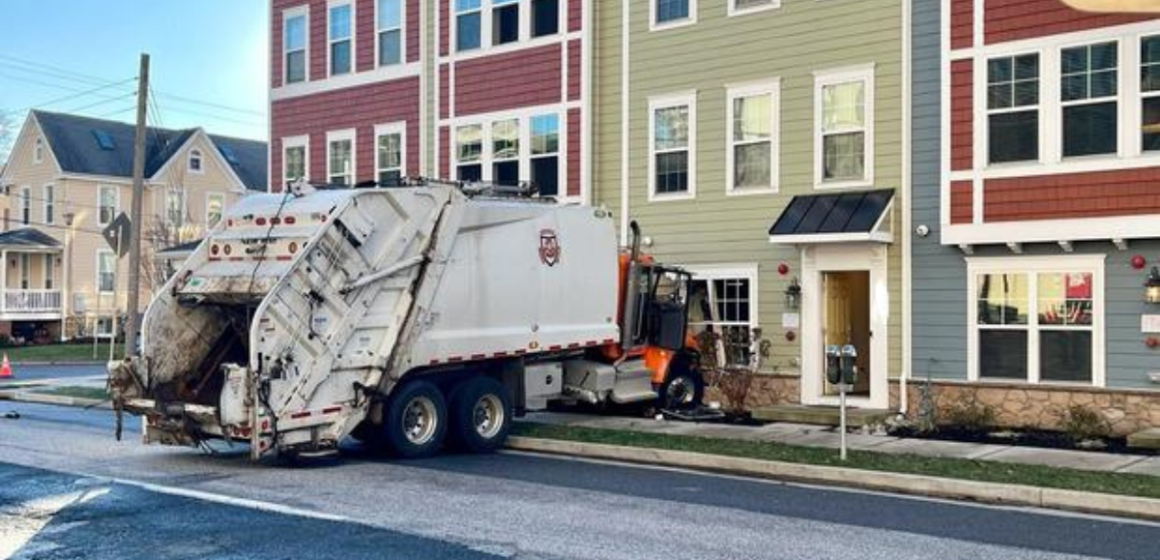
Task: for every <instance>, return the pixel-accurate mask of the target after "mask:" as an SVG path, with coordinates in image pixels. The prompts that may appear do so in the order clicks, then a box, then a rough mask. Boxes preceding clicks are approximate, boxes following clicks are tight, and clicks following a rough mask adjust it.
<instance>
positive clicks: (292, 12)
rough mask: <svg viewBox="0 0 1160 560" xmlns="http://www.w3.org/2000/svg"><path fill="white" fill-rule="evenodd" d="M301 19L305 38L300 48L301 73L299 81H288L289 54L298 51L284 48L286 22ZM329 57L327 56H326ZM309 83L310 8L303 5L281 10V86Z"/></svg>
mask: <svg viewBox="0 0 1160 560" xmlns="http://www.w3.org/2000/svg"><path fill="white" fill-rule="evenodd" d="M297 17H301V18H303V19H302V25H303V28H304V29H305V35H306V36H305V37H304V41H303V43H304V44H303V46H302V49H301V50H302V53H303V57H302V58H303V67H304V68H303V72H302V80H301V81H293V82H292V81H290V65H289V64H288V63H287V62H288V58H289V56H290V54H292V53H294V52H298V49H295V50H293V51H291V50H289V49H288V48H287V46H286V28H287V25H286V24H287V22H288V21H290V20H291V19H294V18H297ZM328 57H329V55H328ZM309 81H310V6H309V5H308V4H304V5H301V6H295V7H293V8H288V9H286V10H282V85H283V86H290V85H294V84H304V83H307V82H309Z"/></svg>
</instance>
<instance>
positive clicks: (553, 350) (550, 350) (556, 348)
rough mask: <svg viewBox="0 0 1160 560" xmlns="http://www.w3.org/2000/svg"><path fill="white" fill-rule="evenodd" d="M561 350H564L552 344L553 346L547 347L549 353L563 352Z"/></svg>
mask: <svg viewBox="0 0 1160 560" xmlns="http://www.w3.org/2000/svg"><path fill="white" fill-rule="evenodd" d="M563 349H564V347H563V346H560V345H559V344H553V345H551V346H549V347H548V351H549V352H555V351H557V350H563Z"/></svg>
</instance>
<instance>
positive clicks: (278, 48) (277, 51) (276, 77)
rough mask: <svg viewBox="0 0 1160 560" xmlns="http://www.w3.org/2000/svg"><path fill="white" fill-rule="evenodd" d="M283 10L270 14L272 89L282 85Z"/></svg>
mask: <svg viewBox="0 0 1160 560" xmlns="http://www.w3.org/2000/svg"><path fill="white" fill-rule="evenodd" d="M282 39H283V36H282V10H274V11H272V12H271V13H270V87H271V88H276V87H279V86H281V85H282Z"/></svg>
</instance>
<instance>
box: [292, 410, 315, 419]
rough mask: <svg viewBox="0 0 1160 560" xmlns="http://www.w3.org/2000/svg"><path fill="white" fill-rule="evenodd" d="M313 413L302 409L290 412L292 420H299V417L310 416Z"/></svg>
mask: <svg viewBox="0 0 1160 560" xmlns="http://www.w3.org/2000/svg"><path fill="white" fill-rule="evenodd" d="M311 414H312V413H311V412H310V411H309V410H302V411H299V412H294V413H292V414H290V418H291V419H292V420H297V419H299V418H306V417H307V416H310V415H311Z"/></svg>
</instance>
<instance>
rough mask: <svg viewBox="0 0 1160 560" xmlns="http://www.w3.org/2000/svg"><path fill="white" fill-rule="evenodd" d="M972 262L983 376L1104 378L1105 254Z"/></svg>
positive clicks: (976, 346) (976, 371)
mask: <svg viewBox="0 0 1160 560" xmlns="http://www.w3.org/2000/svg"><path fill="white" fill-rule="evenodd" d="M969 266H970V268H971V281H972V286H971V290H972V293H973V295H974V299H975V302H976V303H975V309H976V310H975V317H974V318H973V319H974V322H973V325H972V331H973V332H972V335H973V336H972V339H973V340H972V346H973V351H972V354H973V356H974V359H975V365H974V368H973V370H972V375H973V376H974V377H975V378H978V379H983V380H1003V381H1012V380H1015V381H1027V382H1031V383H1039V382H1056V383H1082V384H1088V385H1090V384H1096V385H1100V384H1102V382H1103V381H1102V380H1103V374H1102V371H1101V368H1102V358H1100V352H1101V351H1102V350H1101V349H1102V344H1103V343H1102V334H1100V333H1101V329H1102V327H1101V326H1100V322H1101V306H1102V296H1101V290H1102V274H1103V269H1102V257H1098V258H1092V257H1078V258H1074V259H1069V258H1067V257H1051V258H1050V259H1030V260H1028V261H1027V263H1026V264H1024V265H1022V266H1021V265H1020V264H1019V263H1017V262H1016V263H1012V262H1011V259H1005V258H996V259H979V260H972V261H970V265H969Z"/></svg>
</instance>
